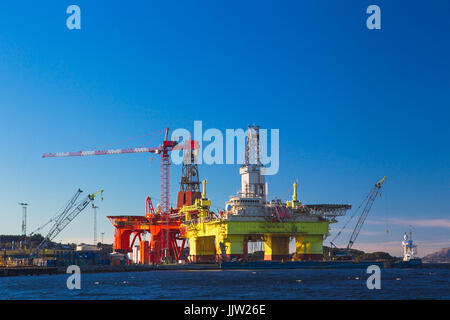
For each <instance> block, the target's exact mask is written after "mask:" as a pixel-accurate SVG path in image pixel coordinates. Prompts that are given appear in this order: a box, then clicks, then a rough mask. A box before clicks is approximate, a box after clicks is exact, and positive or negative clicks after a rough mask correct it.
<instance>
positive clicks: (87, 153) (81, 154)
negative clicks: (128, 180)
mask: <svg viewBox="0 0 450 320" xmlns="http://www.w3.org/2000/svg"><path fill="white" fill-rule="evenodd" d="M142 152H151V153H159V152H160V149H159V148H147V147H146V148H128V149H111V150H88V151H75V152H53V153H44V154H43V155H42V158H55V157H84V156H101V155H107V154H121V153H142Z"/></svg>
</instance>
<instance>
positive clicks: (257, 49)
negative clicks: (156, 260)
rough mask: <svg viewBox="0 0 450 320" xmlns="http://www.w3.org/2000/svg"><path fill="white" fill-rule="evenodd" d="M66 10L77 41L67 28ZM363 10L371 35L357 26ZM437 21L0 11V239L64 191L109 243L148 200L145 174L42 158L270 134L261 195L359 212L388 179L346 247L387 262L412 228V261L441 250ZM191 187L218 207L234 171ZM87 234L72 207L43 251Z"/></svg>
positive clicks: (298, 12) (89, 5)
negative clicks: (71, 217)
mask: <svg viewBox="0 0 450 320" xmlns="http://www.w3.org/2000/svg"><path fill="white" fill-rule="evenodd" d="M71 4H77V5H79V6H80V8H81V30H68V29H67V27H66V18H67V17H68V15H67V14H66V8H67V7H68V6H69V5H71ZM371 4H377V5H378V6H380V8H381V30H368V29H367V28H366V19H367V17H368V14H366V8H367V7H368V6H369V5H371ZM449 14H450V2H448V1H432V2H430V1H380V0H376V1H365V0H358V1H356V0H355V1H261V0H258V1H256V0H255V1H242V0H240V1H234V0H233V1H111V0H108V1H101V0H96V1H84V0H74V1H61V0H58V1H22V0H17V1H7V2H5V1H4V2H1V3H0V150H1V152H0V178H1V180H0V203H1V204H2V205H1V207H0V218H1V223H0V233H1V234H19V233H20V225H21V208H20V207H19V205H18V202H20V201H26V202H28V203H29V204H30V205H29V209H28V230H29V231H32V230H34V229H36V228H37V227H38V226H39V225H41V224H42V223H44V222H45V221H47V220H48V219H49V218H50V217H51V216H52V215H54V214H55V212H56V211H57V210H58V209H59V208H61V207H62V205H63V204H64V203H65V202H66V201H67V200H68V199H69V198H70V197H71V196H72V194H73V193H74V192H75V190H76V189H77V188H82V189H83V190H85V191H86V192H94V191H97V190H98V189H100V188H102V189H105V193H104V201H103V202H97V205H98V206H99V207H100V209H99V227H98V228H99V233H100V232H104V233H105V241H108V242H111V241H112V238H113V228H112V226H111V225H110V223H109V222H108V221H107V219H106V216H107V215H115V214H133V215H135V214H143V213H144V210H145V197H146V195H151V196H152V197H154V198H159V173H160V169H159V160H158V159H156V160H154V161H152V162H151V161H150V160H149V155H148V154H130V155H116V156H97V157H87V158H78V157H74V158H59V159H42V158H41V154H42V153H44V152H58V151H78V150H82V149H89V148H91V147H95V146H101V145H106V144H109V143H113V142H116V141H120V140H124V139H127V138H131V137H134V136H139V135H143V134H146V133H148V132H152V131H155V130H160V129H163V128H165V127H170V128H173V129H175V128H186V129H189V130H192V129H193V121H194V120H201V121H203V126H204V128H217V129H220V130H223V131H224V130H225V129H227V128H246V126H247V125H248V124H258V125H260V126H261V127H262V128H269V129H271V128H278V129H280V171H279V173H278V174H277V175H275V176H271V177H269V178H268V179H267V180H268V181H269V192H270V197H274V196H277V197H278V198H280V197H281V198H283V199H284V200H286V199H287V198H288V197H290V194H291V183H292V182H293V181H294V180H295V179H298V180H299V183H300V188H299V189H300V190H299V193H300V198H301V200H302V201H303V202H304V203H350V204H353V205H354V207H355V208H356V206H357V205H358V204H359V203H360V202H361V201H362V199H363V198H364V197H365V195H366V194H367V193H368V192H369V190H370V189H371V188H372V186H373V184H374V183H375V182H376V181H377V180H378V179H380V178H381V177H383V176H384V175H386V176H387V181H386V184H385V188H384V190H383V191H382V197H381V198H380V199H378V200H377V202H376V203H375V205H374V207H373V209H372V211H371V213H370V215H369V217H368V221H367V223H366V224H365V225H364V227H363V230H362V232H361V235H360V237H359V238H358V240H357V243H356V244H355V247H356V248H362V249H366V250H371V251H373V250H388V251H389V252H391V253H395V254H399V253H400V249H401V246H400V241H401V238H402V234H403V232H405V231H408V230H409V228H410V227H409V226H410V225H411V226H412V229H413V232H414V235H415V239H416V240H417V242H418V244H419V245H420V248H419V250H420V254H425V253H428V252H431V251H435V250H437V249H440V248H442V247H446V246H450V237H449V234H450V233H449V230H450V217H449V213H450V204H449V190H450V188H449V186H450V185H449V181H450V179H449V172H450V170H449V155H450V151H449V135H450V129H449V115H450V112H449V107H450V79H449V76H450V61H449V60H450V37H449V31H450V26H449V25H450V22H449V21H450V20H449V18H448V17H449ZM145 142H146V141H145V139H144V140H143V141H133V143H135V144H128V145H127V144H123V145H121V146H123V147H125V146H140V145H142V144H144V143H145ZM153 144H154V145H155V146H156V145H157V143H156V142H153ZM180 173H181V168H180V167H179V166H173V167H172V175H171V183H172V187H171V191H172V199H171V201H172V202H175V197H174V196H175V192H176V191H177V188H178V181H179V177H180ZM200 175H201V178H207V179H208V196H209V198H210V199H211V200H212V201H213V205H214V206H215V208H223V206H224V202H225V201H226V200H227V199H228V197H229V196H230V195H232V194H235V193H236V191H237V190H238V188H239V176H238V167H237V166H232V165H216V166H205V165H202V166H201V167H200ZM341 220H345V219H341ZM92 221H93V219H92V210H91V209H87V210H86V211H85V212H83V214H82V215H81V216H80V217H78V218H77V220H75V221H74V222H73V223H72V224H71V225H70V226H69V227H68V229H67V230H64V231H63V232H62V233H61V235H60V236H59V237H58V238H57V240H58V241H59V240H62V241H64V242H66V241H86V242H89V241H92V234H93V227H92ZM340 225H342V222H340V223H339V224H337V225H333V228H332V233H333V234H334V233H335V232H336V231H335V230H336V229H337V228H338V227H339V226H340ZM386 230H389V232H386ZM348 237H349V233H344V237H343V238H342V239H341V241H340V242H338V243H339V244H344V243H345V241H348ZM99 238H100V235H99ZM328 240H329V239H328ZM328 240H327V241H325V244H328Z"/></svg>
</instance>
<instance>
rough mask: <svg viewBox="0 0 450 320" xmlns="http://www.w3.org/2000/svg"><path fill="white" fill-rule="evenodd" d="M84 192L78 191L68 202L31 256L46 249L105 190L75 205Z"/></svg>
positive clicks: (90, 195)
mask: <svg viewBox="0 0 450 320" xmlns="http://www.w3.org/2000/svg"><path fill="white" fill-rule="evenodd" d="M82 192H83V191H81V190H80V189H78V191H77V192H76V193H75V195H74V196H73V197H72V198H71V200H70V201H69V202H68V204H67V205H66V207H65V208H64V210H63V211H62V212H61V213H60V214H58V215H57V216H56V217H55V218H54V219H53V220H55V223H54V224H53V226H52V227H51V228H50V231H49V232H48V233H47V235H46V236H45V238H44V239H43V240H42V241H41V243H40V244H39V245H38V246H37V247H36V249H35V250H34V251H33V252H32V253H31V256H34V255H36V254H38V253H39V251H40V250H41V249H42V248H43V247H44V245H45V244H46V243H48V242H49V241H52V240H53V239H54V238H55V237H56V236H57V235H58V234H59V233H60V232H61V231H63V230H64V228H65V227H67V225H68V224H69V223H70V222H72V221H73V219H75V218H76V217H77V216H78V215H79V214H80V212H81V211H83V210H84V209H85V208H86V207H87V206H88V205H89V203H91V202H92V201H94V199H95V197H96V196H98V195H99V194H102V193H103V190H100V191H98V192H96V193H93V194H89V195H88V196H87V197H86V198H84V199H83V200H81V201H80V202H79V203H77V204H75V202H76V200H77V199H78V197H79V196H80V194H81V193H82Z"/></svg>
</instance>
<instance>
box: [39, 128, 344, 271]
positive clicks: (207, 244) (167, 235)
mask: <svg viewBox="0 0 450 320" xmlns="http://www.w3.org/2000/svg"><path fill="white" fill-rule="evenodd" d="M168 133H169V129H168V128H167V129H166V130H165V139H164V141H163V143H162V144H161V145H160V146H158V147H156V148H132V149H116V150H105V151H98V150H96V151H79V152H73V153H52V154H44V157H66V156H90V155H112V154H120V153H140V152H150V153H154V154H158V155H160V156H161V201H160V204H159V205H158V206H157V207H156V208H154V207H153V204H152V199H151V198H150V197H147V198H146V214H145V216H144V215H142V216H109V217H108V219H109V220H110V221H111V223H112V225H113V227H114V229H115V236H114V252H115V253H116V254H122V255H127V254H130V253H132V252H133V248H134V247H135V243H136V242H137V241H139V254H138V259H137V260H138V261H135V262H138V263H139V264H161V263H176V262H179V261H180V260H181V258H182V252H183V249H184V248H185V246H187V244H189V255H188V261H189V262H193V263H211V262H213V263H214V262H218V261H246V260H247V258H248V247H249V246H248V245H249V243H251V242H260V243H261V242H263V243H264V260H272V261H287V260H290V258H291V255H290V248H289V245H290V242H291V239H295V254H294V256H293V259H294V260H313V261H322V260H323V248H322V245H323V240H324V239H325V238H326V237H327V236H329V225H330V224H331V223H334V222H337V221H336V217H338V216H343V215H345V214H346V212H347V210H349V209H350V208H351V205H348V204H309V205H308V204H303V203H302V202H301V201H300V200H299V198H298V191H297V188H298V184H297V183H294V185H293V194H292V199H291V200H288V201H285V202H282V201H281V200H280V199H273V200H269V199H268V192H267V190H268V185H267V183H266V182H265V176H264V175H263V174H262V171H263V168H264V165H263V164H262V161H261V159H262V158H261V148H260V133H259V127H258V126H249V127H248V130H247V132H246V139H245V161H244V163H243V164H242V166H241V167H240V169H239V174H240V176H241V188H240V191H239V192H238V194H237V195H234V196H231V197H230V199H229V201H227V202H226V203H225V208H224V209H223V210H222V211H219V210H218V211H217V212H213V211H211V210H210V207H211V200H210V199H208V198H207V194H206V180H203V190H202V191H201V190H200V180H199V173H198V165H197V160H196V159H197V153H198V144H197V143H196V142H195V141H191V140H188V141H185V142H184V143H183V144H179V143H178V141H173V140H169V139H168ZM177 149H178V150H180V149H182V150H183V165H182V177H181V183H180V190H179V192H178V195H177V205H176V208H172V207H171V206H170V202H169V199H170V196H169V167H170V157H169V152H171V151H172V150H177ZM145 234H150V241H148V240H145V238H144V237H143V235H145Z"/></svg>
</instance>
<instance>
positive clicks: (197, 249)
mask: <svg viewBox="0 0 450 320" xmlns="http://www.w3.org/2000/svg"><path fill="white" fill-rule="evenodd" d="M189 257H190V259H191V260H192V261H193V262H196V263H201V262H215V261H216V248H215V245H214V236H208V237H192V238H189Z"/></svg>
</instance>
